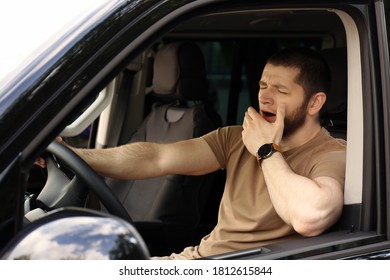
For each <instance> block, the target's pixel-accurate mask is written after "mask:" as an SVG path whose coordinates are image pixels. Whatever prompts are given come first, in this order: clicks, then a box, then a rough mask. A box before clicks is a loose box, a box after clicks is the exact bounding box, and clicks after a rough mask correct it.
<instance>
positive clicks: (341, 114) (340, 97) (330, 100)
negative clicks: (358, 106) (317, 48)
mask: <svg viewBox="0 0 390 280" xmlns="http://www.w3.org/2000/svg"><path fill="white" fill-rule="evenodd" d="M321 54H322V55H323V57H324V59H325V60H326V62H327V63H328V66H329V68H330V72H331V79H332V80H331V88H330V92H328V93H327V98H326V102H325V104H324V107H323V111H322V114H321V116H322V120H325V122H326V121H332V122H334V121H337V122H342V123H344V124H343V125H346V118H347V80H348V77H347V50H346V48H333V49H325V50H322V51H321ZM325 125H329V124H325Z"/></svg>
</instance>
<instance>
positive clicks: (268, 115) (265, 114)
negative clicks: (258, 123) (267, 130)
mask: <svg viewBox="0 0 390 280" xmlns="http://www.w3.org/2000/svg"><path fill="white" fill-rule="evenodd" d="M261 115H262V116H263V118H264V119H265V120H266V121H269V122H270V121H274V120H275V117H276V114H274V113H271V112H267V111H261Z"/></svg>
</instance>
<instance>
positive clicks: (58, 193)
mask: <svg viewBox="0 0 390 280" xmlns="http://www.w3.org/2000/svg"><path fill="white" fill-rule="evenodd" d="M46 151H47V152H48V153H49V154H51V155H54V157H53V156H52V157H47V158H46V164H47V173H48V179H47V181H46V185H45V186H44V187H43V189H42V191H41V192H40V193H39V195H38V197H37V203H38V204H41V205H43V206H44V208H46V209H55V208H59V207H65V206H84V203H85V200H86V197H87V193H88V190H91V191H93V192H94V193H95V194H96V196H97V197H98V198H99V200H100V202H101V203H102V204H103V205H104V207H105V208H106V209H107V211H108V212H109V213H111V214H113V215H115V216H118V217H120V218H122V219H124V220H126V221H128V222H130V223H131V222H132V219H131V217H130V215H129V214H128V213H127V211H126V209H125V208H124V207H123V205H122V203H121V202H120V201H119V199H118V198H117V197H116V196H115V195H114V193H113V192H112V191H111V189H110V187H109V186H108V185H107V184H106V183H105V182H104V180H103V179H102V178H101V177H99V175H98V174H97V173H96V172H95V171H94V170H93V169H92V168H91V167H90V166H89V165H88V164H87V163H86V162H85V161H84V160H83V159H81V158H80V157H79V156H78V155H77V154H76V153H75V152H73V151H72V150H71V149H69V148H68V147H66V146H65V145H62V144H60V143H58V142H56V141H54V142H52V143H51V144H50V145H49V146H48V147H47V149H46ZM55 158H58V159H59V161H60V162H62V163H63V164H64V165H66V166H67V167H68V168H69V169H70V170H71V171H72V173H74V176H73V178H72V179H70V178H69V177H68V176H66V175H65V173H64V171H63V170H62V168H61V165H60V164H59V163H58V162H57V160H56V159H55Z"/></svg>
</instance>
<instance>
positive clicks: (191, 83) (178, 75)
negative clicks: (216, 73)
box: [153, 43, 208, 101]
mask: <svg viewBox="0 0 390 280" xmlns="http://www.w3.org/2000/svg"><path fill="white" fill-rule="evenodd" d="M153 72H154V73H153V91H154V92H155V93H156V94H158V95H165V96H166V97H170V98H175V99H179V100H190V101H197V100H203V99H205V98H206V97H207V92H208V81H207V75H206V67H205V61H204V57H203V54H202V51H201V50H200V48H199V47H198V46H197V45H195V44H193V43H171V44H168V45H166V46H164V47H163V48H162V49H160V50H159V51H158V52H157V54H156V57H155V61H154V68H153Z"/></svg>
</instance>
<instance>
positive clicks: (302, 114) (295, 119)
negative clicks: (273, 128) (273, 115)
mask: <svg viewBox="0 0 390 280" xmlns="http://www.w3.org/2000/svg"><path fill="white" fill-rule="evenodd" d="M307 104H308V100H305V101H304V102H303V103H302V105H301V106H300V107H299V108H297V109H295V111H293V112H292V113H291V114H289V115H286V117H285V119H284V130H283V138H288V137H289V136H291V135H292V134H293V133H294V132H295V131H297V130H298V129H299V128H300V127H302V126H303V124H304V123H305V120H306V109H307Z"/></svg>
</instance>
